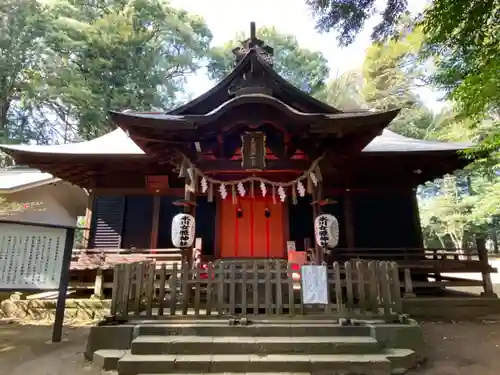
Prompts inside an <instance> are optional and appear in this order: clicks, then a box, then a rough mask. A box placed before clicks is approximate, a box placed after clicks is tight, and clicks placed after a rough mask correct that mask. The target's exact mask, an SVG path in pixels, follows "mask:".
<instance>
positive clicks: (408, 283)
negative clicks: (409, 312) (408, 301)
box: [404, 268, 416, 298]
mask: <svg viewBox="0 0 500 375" xmlns="http://www.w3.org/2000/svg"><path fill="white" fill-rule="evenodd" d="M404 274H405V295H404V297H405V298H411V297H416V296H415V293H414V292H413V283H412V280H411V270H410V269H409V268H405V271H404Z"/></svg>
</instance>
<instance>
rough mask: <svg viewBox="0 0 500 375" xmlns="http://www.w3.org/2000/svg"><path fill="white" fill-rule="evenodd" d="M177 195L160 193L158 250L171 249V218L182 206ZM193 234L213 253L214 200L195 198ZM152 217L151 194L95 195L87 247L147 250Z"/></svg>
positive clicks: (204, 251)
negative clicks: (209, 201)
mask: <svg viewBox="0 0 500 375" xmlns="http://www.w3.org/2000/svg"><path fill="white" fill-rule="evenodd" d="M175 200H178V198H177V197H170V196H162V197H161V198H160V213H159V222H158V242H157V247H158V248H159V249H166V248H172V247H173V245H172V239H171V227H172V219H173V217H174V216H175V215H176V214H177V213H179V212H182V207H179V206H175V205H174V204H173V202H174V201H175ZM196 202H197V205H198V206H197V207H196V219H197V220H196V221H197V225H196V237H201V238H202V239H203V253H204V254H213V252H214V238H215V237H214V236H215V233H214V231H215V218H216V212H215V206H216V205H215V203H208V202H207V199H206V197H198V198H197V201H196ZM152 219H153V196H152V195H129V196H97V197H96V199H95V200H94V207H93V215H92V220H91V230H90V246H89V247H90V248H108V249H119V248H122V249H138V250H139V249H145V250H147V249H149V248H150V243H151V229H152Z"/></svg>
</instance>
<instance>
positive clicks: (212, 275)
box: [111, 260, 402, 318]
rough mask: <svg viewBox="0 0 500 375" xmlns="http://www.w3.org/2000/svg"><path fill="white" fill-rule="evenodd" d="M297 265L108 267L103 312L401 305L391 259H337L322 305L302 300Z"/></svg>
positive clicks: (359, 310)
mask: <svg viewBox="0 0 500 375" xmlns="http://www.w3.org/2000/svg"><path fill="white" fill-rule="evenodd" d="M300 272H301V271H300V269H294V268H293V266H292V265H289V264H287V263H286V262H284V261H278V260H274V261H272V260H262V261H259V260H249V261H218V262H215V263H214V264H211V263H210V264H208V266H207V267H206V269H201V268H197V269H191V268H190V267H188V266H187V265H185V266H183V267H180V266H179V265H177V264H173V265H172V267H171V268H167V266H166V265H165V264H163V265H162V266H161V267H160V268H157V267H156V265H155V263H154V262H153V261H144V262H136V263H128V264H117V265H116V266H115V273H114V282H113V296H112V307H111V314H112V315H114V316H118V317H120V318H134V317H135V318H139V317H140V318H147V317H152V316H162V315H176V314H180V315H188V314H193V315H196V316H199V315H208V316H210V315H216V316H235V315H266V316H272V315H274V316H279V315H308V314H323V315H327V316H331V317H332V318H341V317H350V318H374V317H380V318H389V317H394V316H397V315H398V314H400V313H401V311H402V301H401V286H400V281H399V270H398V267H397V265H396V264H395V263H393V262H378V261H362V260H358V261H351V262H346V263H344V264H342V265H341V264H340V263H338V262H336V263H334V264H333V267H331V268H330V269H328V290H329V298H328V303H327V304H326V305H305V304H304V303H303V300H302V295H301V284H300V282H297V281H295V280H298V279H299V278H300V276H301V275H300Z"/></svg>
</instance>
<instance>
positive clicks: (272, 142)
mask: <svg viewBox="0 0 500 375" xmlns="http://www.w3.org/2000/svg"><path fill="white" fill-rule="evenodd" d="M234 53H235V68H234V69H233V70H232V71H231V73H229V74H228V75H227V76H226V77H225V78H224V79H223V80H222V81H220V82H219V83H218V84H217V85H216V86H215V87H214V88H212V89H211V90H209V91H208V92H207V93H205V94H203V95H201V96H200V97H198V98H196V99H194V100H192V101H190V102H189V103H187V104H185V105H182V106H180V107H178V108H176V109H174V110H172V111H169V112H166V113H162V112H154V113H153V112H131V111H126V112H111V113H110V117H111V119H112V121H113V122H114V123H115V124H116V125H117V127H118V129H116V130H114V131H112V132H110V133H109V134H106V135H104V136H102V137H99V138H96V139H94V140H91V141H87V142H81V143H76V144H66V145H56V146H34V145H3V146H0V147H1V149H2V150H3V151H5V152H7V153H9V154H10V155H11V156H12V157H13V158H14V159H15V160H16V161H17V162H18V163H22V164H28V165H30V166H32V167H35V168H39V169H40V170H42V171H44V172H46V173H50V174H52V175H53V176H56V177H58V178H61V179H63V180H67V181H69V182H71V183H73V184H76V185H79V186H81V187H84V188H86V189H90V190H91V191H92V195H93V197H94V203H93V206H92V207H91V208H90V211H92V220H91V221H90V223H91V228H92V229H91V234H90V246H91V247H98V248H135V249H155V248H170V247H172V246H173V244H172V241H171V234H170V230H171V229H170V228H171V223H172V218H173V216H174V215H175V214H176V213H178V212H181V211H183V212H186V213H190V214H192V215H195V214H196V220H197V223H198V224H197V226H196V237H199V238H201V239H202V243H203V246H202V252H203V253H204V255H206V256H209V257H213V258H234V257H240V258H241V257H242V258H251V257H257V258H285V259H286V258H287V243H290V242H293V243H294V244H295V245H294V246H296V248H297V249H303V246H304V247H307V243H308V242H307V240H309V241H310V240H311V239H313V238H314V227H313V222H314V220H313V219H314V218H315V217H317V216H318V215H320V214H321V213H329V214H332V215H334V216H335V217H336V218H337V219H338V221H339V231H340V232H339V245H338V247H340V248H349V249H354V248H373V249H375V248H422V247H423V241H422V234H421V230H420V223H419V219H418V208H417V204H416V198H415V189H416V187H417V186H418V185H419V184H421V183H424V182H425V181H428V180H432V179H434V178H437V177H440V176H442V175H444V174H446V173H450V172H452V171H454V170H456V169H460V168H463V167H464V166H465V165H467V163H468V161H467V160H465V159H463V158H461V157H460V156H459V154H458V153H457V151H458V150H462V149H465V148H467V147H469V146H470V145H469V144H458V143H449V142H438V141H427V140H416V139H411V138H407V137H403V136H401V135H398V134H396V133H394V132H392V131H390V130H387V129H386V128H387V127H388V126H389V125H390V123H391V121H392V120H393V119H394V118H395V117H396V116H397V115H398V113H399V110H391V111H385V112H373V111H349V112H347V111H341V110H339V109H337V108H334V107H332V106H330V105H328V104H325V103H323V102H321V101H318V100H317V99H315V98H313V97H311V96H310V95H308V94H306V93H304V92H302V91H301V90H299V89H298V88H297V87H295V86H293V85H292V84H290V83H289V82H287V81H286V80H285V79H283V78H282V77H281V76H280V75H279V74H277V73H276V71H275V70H273V56H272V48H271V47H270V46H267V45H266V44H265V43H264V42H263V41H262V40H259V39H258V38H256V36H255V35H252V36H251V38H249V39H248V40H246V41H245V42H243V43H242V46H241V47H238V48H235V50H234ZM138 218H140V220H138ZM304 241H305V242H306V243H305V244H304Z"/></svg>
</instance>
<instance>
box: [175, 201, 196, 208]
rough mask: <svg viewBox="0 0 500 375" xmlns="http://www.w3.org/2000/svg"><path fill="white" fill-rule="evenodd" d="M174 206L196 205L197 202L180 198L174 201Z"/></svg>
mask: <svg viewBox="0 0 500 375" xmlns="http://www.w3.org/2000/svg"><path fill="white" fill-rule="evenodd" d="M172 204H173V205H174V206H180V207H196V206H197V204H196V203H195V202H191V201H188V200H185V199H179V200H176V201H174V202H172Z"/></svg>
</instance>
